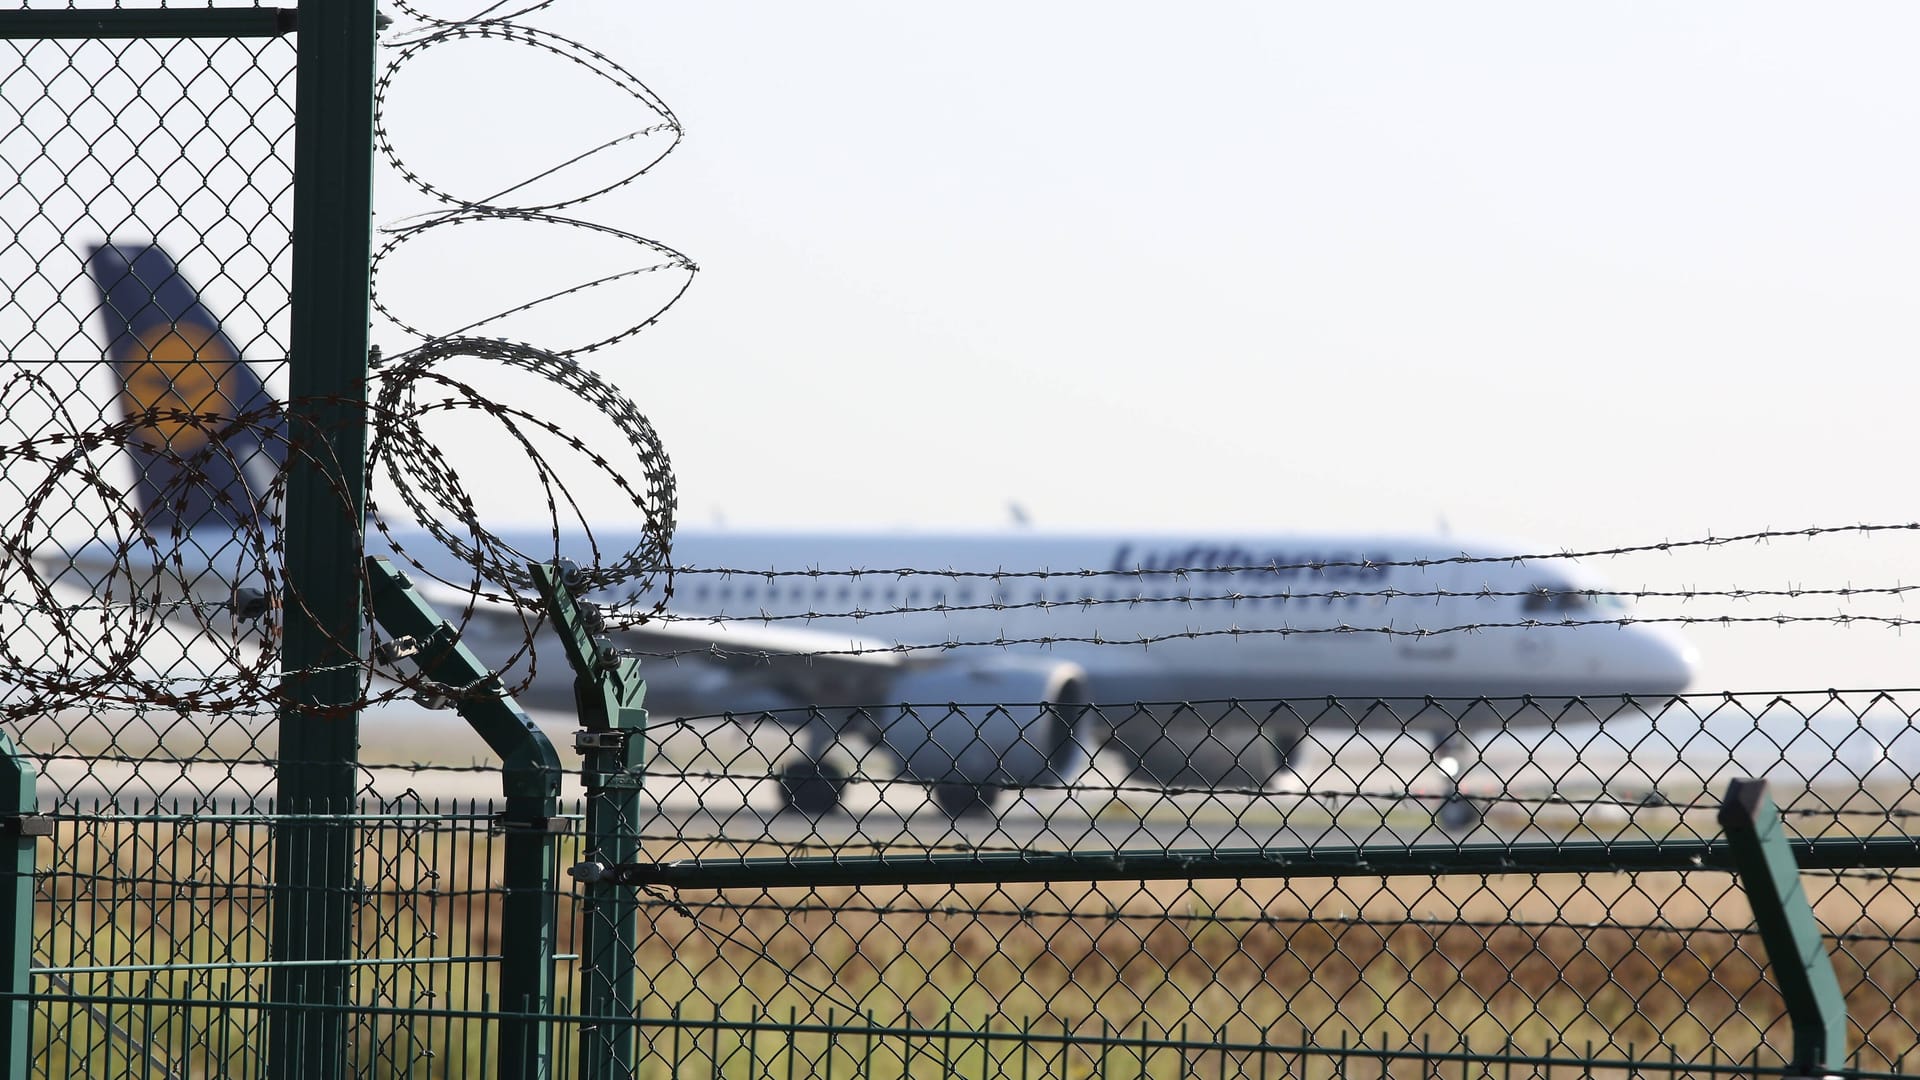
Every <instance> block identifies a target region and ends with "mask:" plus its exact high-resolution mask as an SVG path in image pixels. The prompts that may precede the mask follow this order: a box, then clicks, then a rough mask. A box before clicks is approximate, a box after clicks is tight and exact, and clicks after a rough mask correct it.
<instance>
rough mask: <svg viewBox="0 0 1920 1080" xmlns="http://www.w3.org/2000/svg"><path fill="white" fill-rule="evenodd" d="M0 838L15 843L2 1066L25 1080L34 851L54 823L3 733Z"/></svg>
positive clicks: (2, 973) (8, 896)
mask: <svg viewBox="0 0 1920 1080" xmlns="http://www.w3.org/2000/svg"><path fill="white" fill-rule="evenodd" d="M0 788H4V790H5V791H6V794H5V795H4V796H0V798H4V799H5V805H4V807H0V833H6V834H10V835H11V836H12V837H13V842H14V843H13V871H12V876H13V882H12V884H11V886H10V887H4V888H0V906H4V910H0V977H4V978H5V979H6V980H7V1014H6V1020H5V1022H4V1023H0V1060H4V1061H5V1062H6V1069H7V1076H8V1077H9V1078H11V1080H25V1078H26V1076H27V1060H28V1057H29V1055H30V1051H31V1050H32V1045H33V1002H32V1000H31V999H30V998H29V997H28V995H29V993H31V991H32V984H31V983H30V981H29V979H30V974H29V973H30V972H31V971H32V969H33V858H34V845H35V842H36V841H38V840H39V838H40V837H42V836H51V835H53V822H52V821H51V820H50V819H48V818H43V817H41V816H40V800H39V798H38V797H37V796H36V795H35V794H34V790H33V788H34V769H33V765H32V763H31V762H29V761H27V759H25V758H23V757H21V756H20V754H19V752H18V751H17V750H15V749H14V746H13V740H12V739H9V738H7V736H6V733H5V732H0Z"/></svg>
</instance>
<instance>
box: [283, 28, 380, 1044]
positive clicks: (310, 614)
mask: <svg viewBox="0 0 1920 1080" xmlns="http://www.w3.org/2000/svg"><path fill="white" fill-rule="evenodd" d="M376 18H377V14H376V12H375V0H301V3H300V7H299V31H298V33H299V50H298V60H297V68H296V72H295V74H296V89H295V97H294V135H293V142H294V168H293V177H294V179H293V256H292V270H293V282H292V285H293V291H292V297H291V304H292V311H291V317H292V329H291V336H290V338H289V345H288V361H289V368H290V372H289V382H290V397H291V404H290V408H289V417H288V419H289V421H290V423H289V434H290V437H291V439H292V440H293V445H292V446H291V447H290V452H289V454H288V469H287V487H286V491H287V496H286V514H287V521H286V527H285V528H283V529H282V530H281V533H280V539H281V540H282V541H284V542H285V544H286V582H285V601H286V603H285V606H284V610H285V612H286V630H285V637H284V643H283V652H282V672H283V679H284V682H283V687H282V696H281V701H282V705H281V716H280V750H279V774H278V779H279V790H278V800H277V805H278V807H279V810H280V812H281V813H286V814H300V815H327V814H342V815H344V814H346V813H348V812H349V811H350V810H351V809H352V806H353V799H354V794H355V792H356V791H357V790H358V787H359V777H358V759H359V727H360V717H359V710H358V708H357V707H356V706H355V705H354V702H356V701H357V700H358V699H359V696H360V672H359V670H358V667H357V661H358V654H359V650H360V634H361V628H362V619H361V610H360V596H361V584H360V553H361V520H362V516H363V513H364V507H365V504H366V405H365V398H366V377H367V348H368V289H369V286H368V280H367V277H368V266H369V264H370V262H371V260H372V243H373V226H372V218H373V194H372V193H373V82H374V53H375V46H376V40H375V33H376V29H375V26H376ZM275 839H276V842H275V845H274V857H273V866H274V880H275V882H277V883H278V887H277V888H276V889H275V890H274V897H273V915H272V928H271V931H270V932H271V939H270V941H269V944H268V953H269V956H270V958H271V959H273V960H275V961H278V962H280V965H281V966H277V967H275V968H273V970H272V972H271V974H270V975H269V977H268V987H269V989H268V996H269V998H270V1000H271V1001H272V1002H273V1003H274V1004H275V1005H277V1006H279V1007H278V1008H272V1009H269V1010H268V1012H267V1046H266V1068H267V1074H268V1075H269V1076H271V1077H276V1078H283V1080H287V1078H292V1077H296V1076H300V1077H329V1076H338V1075H340V1074H342V1073H344V1072H345V1071H346V1061H347V1041H346V1030H347V1029H346V1022H347V1010H348V1008H349V1006H350V1004H351V979H350V974H349V969H348V968H347V966H346V965H345V963H344V961H345V960H347V959H348V958H349V955H350V954H349V949H350V945H351V933H352V924H353V910H354V901H353V896H352V892H351V885H352V878H353V874H354V865H355V858H354V854H353V829H352V826H351V824H350V823H349V822H347V821H346V820H344V819H343V820H341V821H338V822H330V821H324V820H314V819H308V820H302V821H298V822H286V823H283V824H281V825H280V826H279V828H278V830H277V836H276V838H275ZM294 1003H299V1006H298V1007H297V1008H296V1007H293V1005H294Z"/></svg>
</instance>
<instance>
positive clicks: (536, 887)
mask: <svg viewBox="0 0 1920 1080" xmlns="http://www.w3.org/2000/svg"><path fill="white" fill-rule="evenodd" d="M366 566H367V581H368V583H369V585H370V589H369V595H370V596H371V598H372V601H373V614H374V617H375V618H376V619H378V620H379V622H380V625H381V626H383V627H385V628H386V629H387V631H388V632H389V633H390V634H392V635H393V636H392V639H391V640H390V641H389V642H388V643H387V644H385V645H383V646H381V655H380V659H381V660H383V661H385V662H392V661H394V660H398V659H401V658H403V657H405V658H409V659H411V660H413V661H414V663H415V664H416V665H418V667H419V668H420V672H421V674H423V675H425V676H426V677H428V678H430V679H432V680H434V681H435V682H439V683H443V684H446V685H448V686H458V687H463V688H471V689H472V690H474V691H475V692H473V693H468V694H462V695H459V696H457V697H455V698H454V708H455V709H457V710H458V711H459V713H460V715H461V717H462V718H464V719H465V720H466V721H467V724H468V725H469V726H471V727H472V728H473V730H474V731H476V732H478V733H479V734H480V737H481V738H482V739H483V740H485V741H486V744H487V746H488V747H490V748H491V749H492V750H493V752H494V753H496V754H498V755H499V756H500V764H501V773H502V784H503V785H504V787H505V794H506V798H507V809H506V813H504V814H501V815H500V816H499V817H498V819H497V822H498V827H499V828H500V830H501V831H502V832H503V833H505V834H506V837H507V842H506V846H507V851H506V878H505V881H504V882H503V883H502V891H503V892H504V894H505V896H504V898H503V900H502V901H501V909H502V910H501V925H502V926H503V927H505V928H506V933H505V934H503V935H502V940H501V946H500V952H501V956H500V994H499V996H498V997H497V998H496V999H495V1000H497V1001H499V1002H500V1011H501V1012H502V1013H503V1014H504V1015H503V1016H502V1017H501V1019H500V1035H499V1047H500V1057H499V1065H498V1075H500V1076H509V1077H527V1078H534V1080H541V1078H545V1077H547V1076H549V1075H551V1073H552V1049H553V1048H552V1039H551V1038H549V1031H548V1028H549V1025H550V1024H551V1020H550V1019H549V1014H551V1013H552V1011H553V957H554V953H555V951H556V950H555V937H554V934H555V923H556V921H557V919H556V916H555V914H554V898H555V896H556V895H557V893H558V885H559V871H558V869H557V855H556V852H555V847H556V839H557V832H558V829H559V827H560V826H561V824H562V823H561V822H560V820H559V816H558V815H559V807H560V804H559V800H560V756H559V755H558V754H556V753H554V750H553V743H552V742H551V741H550V740H548V738H547V736H546V733H545V732H543V731H541V730H540V729H539V727H537V726H535V724H534V722H533V720H532V719H531V718H530V717H528V716H527V714H526V713H525V712H522V711H521V709H520V706H518V705H516V704H514V701H513V699H512V698H511V697H508V696H507V695H506V694H504V693H502V692H501V686H500V680H499V677H498V676H496V675H495V674H494V673H493V672H492V671H491V670H490V669H488V668H487V666H486V665H485V664H482V663H481V662H480V661H479V659H478V658H476V657H475V656H474V655H473V652H472V650H470V649H468V648H467V647H466V646H465V645H462V644H460V633H459V631H458V630H457V629H456V628H455V627H454V626H453V625H452V624H451V623H448V622H447V621H446V620H445V619H442V618H441V617H440V616H439V615H438V614H436V613H435V612H434V610H433V608H432V606H431V605H429V604H428V603H427V601H426V599H425V598H424V597H422V596H421V595H420V594H419V592H417V591H415V589H414V587H413V582H412V581H411V580H410V579H409V578H408V577H407V575H405V574H403V573H401V572H400V571H399V570H397V569H396V568H395V567H394V565H393V563H392V562H390V561H388V560H387V559H384V558H381V557H379V556H369V557H368V559H367V561H366Z"/></svg>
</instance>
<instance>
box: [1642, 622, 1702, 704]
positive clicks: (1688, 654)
mask: <svg viewBox="0 0 1920 1080" xmlns="http://www.w3.org/2000/svg"><path fill="white" fill-rule="evenodd" d="M1634 630H1636V631H1637V634H1636V637H1638V638H1639V639H1640V640H1639V645H1640V647H1639V648H1638V649H1636V650H1635V652H1636V653H1637V654H1638V655H1636V656H1635V657H1634V667H1635V669H1636V670H1635V672H1634V674H1635V675H1636V676H1637V678H1636V679H1635V680H1634V681H1635V682H1636V683H1638V684H1639V687H1638V689H1637V690H1636V691H1635V692H1636V693H1640V694H1646V695H1650V696H1657V695H1666V694H1680V693H1685V692H1686V689H1687V687H1689V686H1691V685H1693V677H1694V674H1695V672H1697V671H1698V670H1699V668H1700V650H1698V649H1696V648H1694V646H1693V643H1692V642H1690V641H1688V640H1687V639H1686V638H1683V637H1681V636H1680V634H1679V633H1678V632H1676V631H1674V630H1673V629H1672V628H1670V627H1665V626H1637V627H1634Z"/></svg>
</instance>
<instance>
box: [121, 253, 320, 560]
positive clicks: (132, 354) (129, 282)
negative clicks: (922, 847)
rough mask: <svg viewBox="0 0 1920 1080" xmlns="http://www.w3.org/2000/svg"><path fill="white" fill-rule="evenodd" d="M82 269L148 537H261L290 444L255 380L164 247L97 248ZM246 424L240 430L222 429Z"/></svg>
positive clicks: (264, 389)
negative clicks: (249, 532)
mask: <svg viewBox="0 0 1920 1080" xmlns="http://www.w3.org/2000/svg"><path fill="white" fill-rule="evenodd" d="M87 267H88V271H89V272H90V273H91V274H92V276H93V281H94V284H95V285H96V286H98V287H99V290H100V299H101V314H102V316H103V317H104V318H105V320H106V334H107V353H106V355H107V359H109V360H111V361H112V362H113V370H114V374H115V375H116V376H117V377H118V378H119V382H120V387H121V390H120V405H121V409H122V411H123V412H124V414H125V416H126V418H127V419H128V420H131V421H135V422H136V423H137V425H138V426H137V428H136V430H135V431H134V433H133V436H132V438H131V439H129V440H128V453H129V455H130V456H131V457H132V458H133V462H134V468H135V471H136V472H137V473H138V479H137V480H136V481H135V492H134V494H135V497H136V498H137V499H138V500H139V504H140V509H141V513H142V514H143V515H144V520H145V522H146V524H147V528H148V529H149V530H151V531H154V532H160V531H163V530H172V529H175V528H179V529H183V530H190V529H196V528H200V527H202V526H207V527H209V528H211V527H216V526H218V527H224V528H228V529H235V528H240V527H243V526H253V527H264V526H265V525H266V522H265V521H263V520H262V509H263V508H262V506H261V500H262V499H263V498H264V496H265V494H266V492H267V490H268V486H269V485H270V484H271V483H272V479H273V476H274V474H275V473H277V472H278V471H279V470H280V468H281V466H282V465H284V464H285V461H286V445H285V440H284V437H283V436H284V428H285V421H284V419H283V418H281V417H280V416H279V415H278V414H277V413H271V412H270V410H274V409H275V408H276V406H275V403H274V401H273V399H272V398H271V397H269V396H268V394H267V390H266V387H265V386H264V385H262V384H261V382H260V378H259V376H257V375H255V374H254V372H253V369H252V368H251V367H249V366H248V365H247V364H246V362H245V361H244V360H242V359H241V357H240V350H239V349H237V348H235V347H234V344H233V341H232V340H231V339H229V338H228V337H227V335H226V333H225V332H224V331H222V330H221V329H220V320H218V319H216V318H214V316H213V313H212V312H211V311H208V310H207V307H206V305H205V304H203V303H201V302H200V296H199V293H198V292H197V291H196V290H195V289H194V287H193V286H192V285H191V284H190V283H188V281H187V279H186V278H185V277H183V276H181V273H180V270H179V268H178V267H177V266H175V265H174V262H173V259H172V258H171V257H169V256H168V255H167V253H166V252H164V251H162V250H160V248H158V247H155V246H152V245H148V246H145V247H127V246H121V245H116V244H103V245H101V246H99V247H97V248H95V249H94V250H93V253H92V256H91V257H90V258H89V259H88V261H87ZM186 413H192V414H195V416H196V417H198V419H196V420H188V419H186V418H184V416H183V415H182V414H186ZM263 414H266V415H263ZM242 415H248V416H250V420H249V422H248V423H245V424H232V423H230V422H223V421H222V418H223V417H224V418H232V417H239V416H242ZM215 444H217V445H215Z"/></svg>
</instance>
